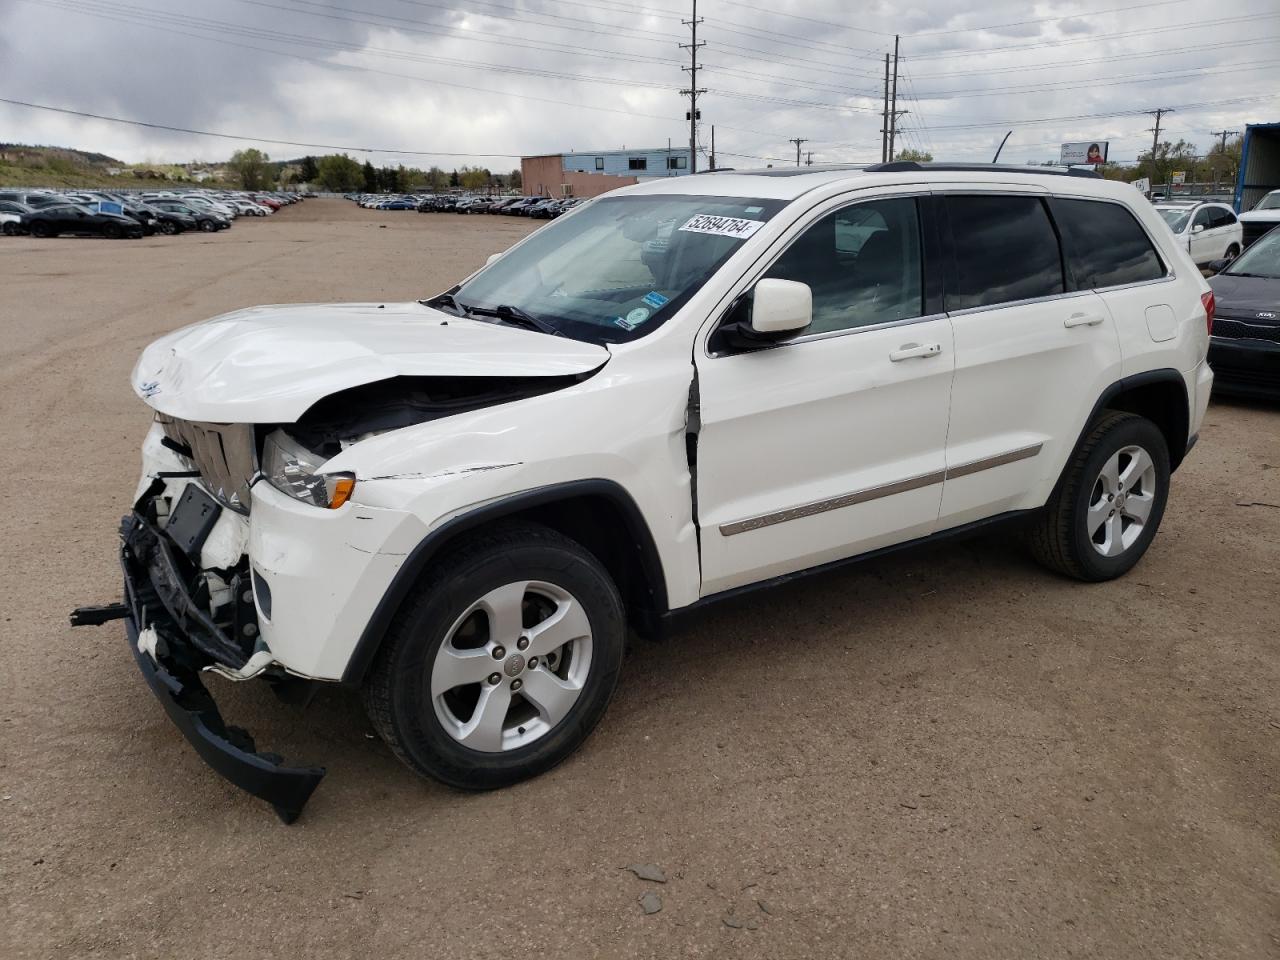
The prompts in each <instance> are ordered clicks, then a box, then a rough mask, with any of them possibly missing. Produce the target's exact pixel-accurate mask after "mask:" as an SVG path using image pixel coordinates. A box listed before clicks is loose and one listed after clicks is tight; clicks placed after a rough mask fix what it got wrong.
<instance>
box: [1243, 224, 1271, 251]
mask: <svg viewBox="0 0 1280 960" xmlns="http://www.w3.org/2000/svg"><path fill="white" fill-rule="evenodd" d="M1274 226H1276V224H1275V223H1257V222H1254V221H1250V220H1241V221H1240V227H1241V229H1242V230H1243V240H1244V245H1245V246H1246V247H1247V246H1249V244H1251V243H1253V242H1254V241H1255V240H1261V239H1262V235H1263V234H1264V233H1266V232H1267V231H1268V230H1270V229H1271V228H1272V227H1274Z"/></svg>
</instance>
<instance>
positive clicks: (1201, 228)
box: [1191, 223, 1204, 233]
mask: <svg viewBox="0 0 1280 960" xmlns="http://www.w3.org/2000/svg"><path fill="white" fill-rule="evenodd" d="M1191 232H1192V233H1204V224H1203V223H1197V224H1196V225H1195V226H1194V227H1192V228H1191Z"/></svg>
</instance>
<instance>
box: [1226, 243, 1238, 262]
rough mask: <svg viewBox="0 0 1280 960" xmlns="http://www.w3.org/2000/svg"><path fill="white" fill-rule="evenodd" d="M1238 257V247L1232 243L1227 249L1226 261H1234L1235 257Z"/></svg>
mask: <svg viewBox="0 0 1280 960" xmlns="http://www.w3.org/2000/svg"><path fill="white" fill-rule="evenodd" d="M1238 256H1240V246H1239V244H1235V243H1233V244H1232V245H1231V246H1229V247H1227V259H1228V260H1234V259H1235V258H1236V257H1238Z"/></svg>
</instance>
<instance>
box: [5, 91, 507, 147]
mask: <svg viewBox="0 0 1280 960" xmlns="http://www.w3.org/2000/svg"><path fill="white" fill-rule="evenodd" d="M0 103H7V104H9V105H10V106H14V107H28V108H30V109H32V110H48V111H50V112H52V113H65V114H69V115H70V116H73V117H84V118H86V119H89V120H106V121H108V122H109V123H124V124H128V125H129V126H133V127H147V128H148V129H151V130H168V131H171V132H173V133H189V134H194V135H195V136H199V137H217V138H218V139H220V140H240V141H243V142H245V143H274V144H277V145H280V146H286V147H308V148H311V149H316V150H342V151H348V150H349V151H351V152H353V153H391V154H395V155H397V156H406V157H509V158H517V159H518V158H519V157H520V154H518V153H457V152H450V151H448V150H397V149H390V148H387V147H353V146H342V145H339V144H333V143H306V142H303V141H300V140H277V139H275V138H274V137H247V136H243V135H241V134H235V133H218V132H215V131H212V130H196V129H193V128H191V127H176V126H172V125H170V124H167V123H152V122H150V121H147V120H127V119H125V118H124V117H108V116H105V115H103V114H100V113H87V112H85V111H83V110H69V109H67V108H66V107H51V106H49V105H47V104H43V103H29V102H27V101H25V100H10V99H8V98H7V97H0Z"/></svg>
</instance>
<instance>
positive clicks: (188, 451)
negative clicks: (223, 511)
mask: <svg viewBox="0 0 1280 960" xmlns="http://www.w3.org/2000/svg"><path fill="white" fill-rule="evenodd" d="M156 419H157V420H158V421H159V422H160V427H161V429H162V430H164V435H165V436H166V437H168V438H169V440H170V441H172V443H171V447H172V448H176V449H175V452H177V453H178V455H179V456H181V457H183V458H184V459H185V460H186V461H187V462H188V463H189V464H190V466H191V469H192V470H198V471H199V472H200V480H201V482H202V483H203V484H204V486H205V487H206V489H208V491H209V492H210V493H211V494H213V497H214V499H216V500H217V501H218V502H219V503H221V504H223V505H225V506H227V507H230V508H231V509H232V510H235V511H236V512H238V513H248V512H249V484H250V483H251V482H252V481H253V475H254V473H255V472H257V456H256V454H255V450H254V442H253V427H252V425H250V424H247V423H197V422H195V421H193V420H178V419H176V418H174V417H166V416H164V415H163V414H159V415H157V417H156Z"/></svg>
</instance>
